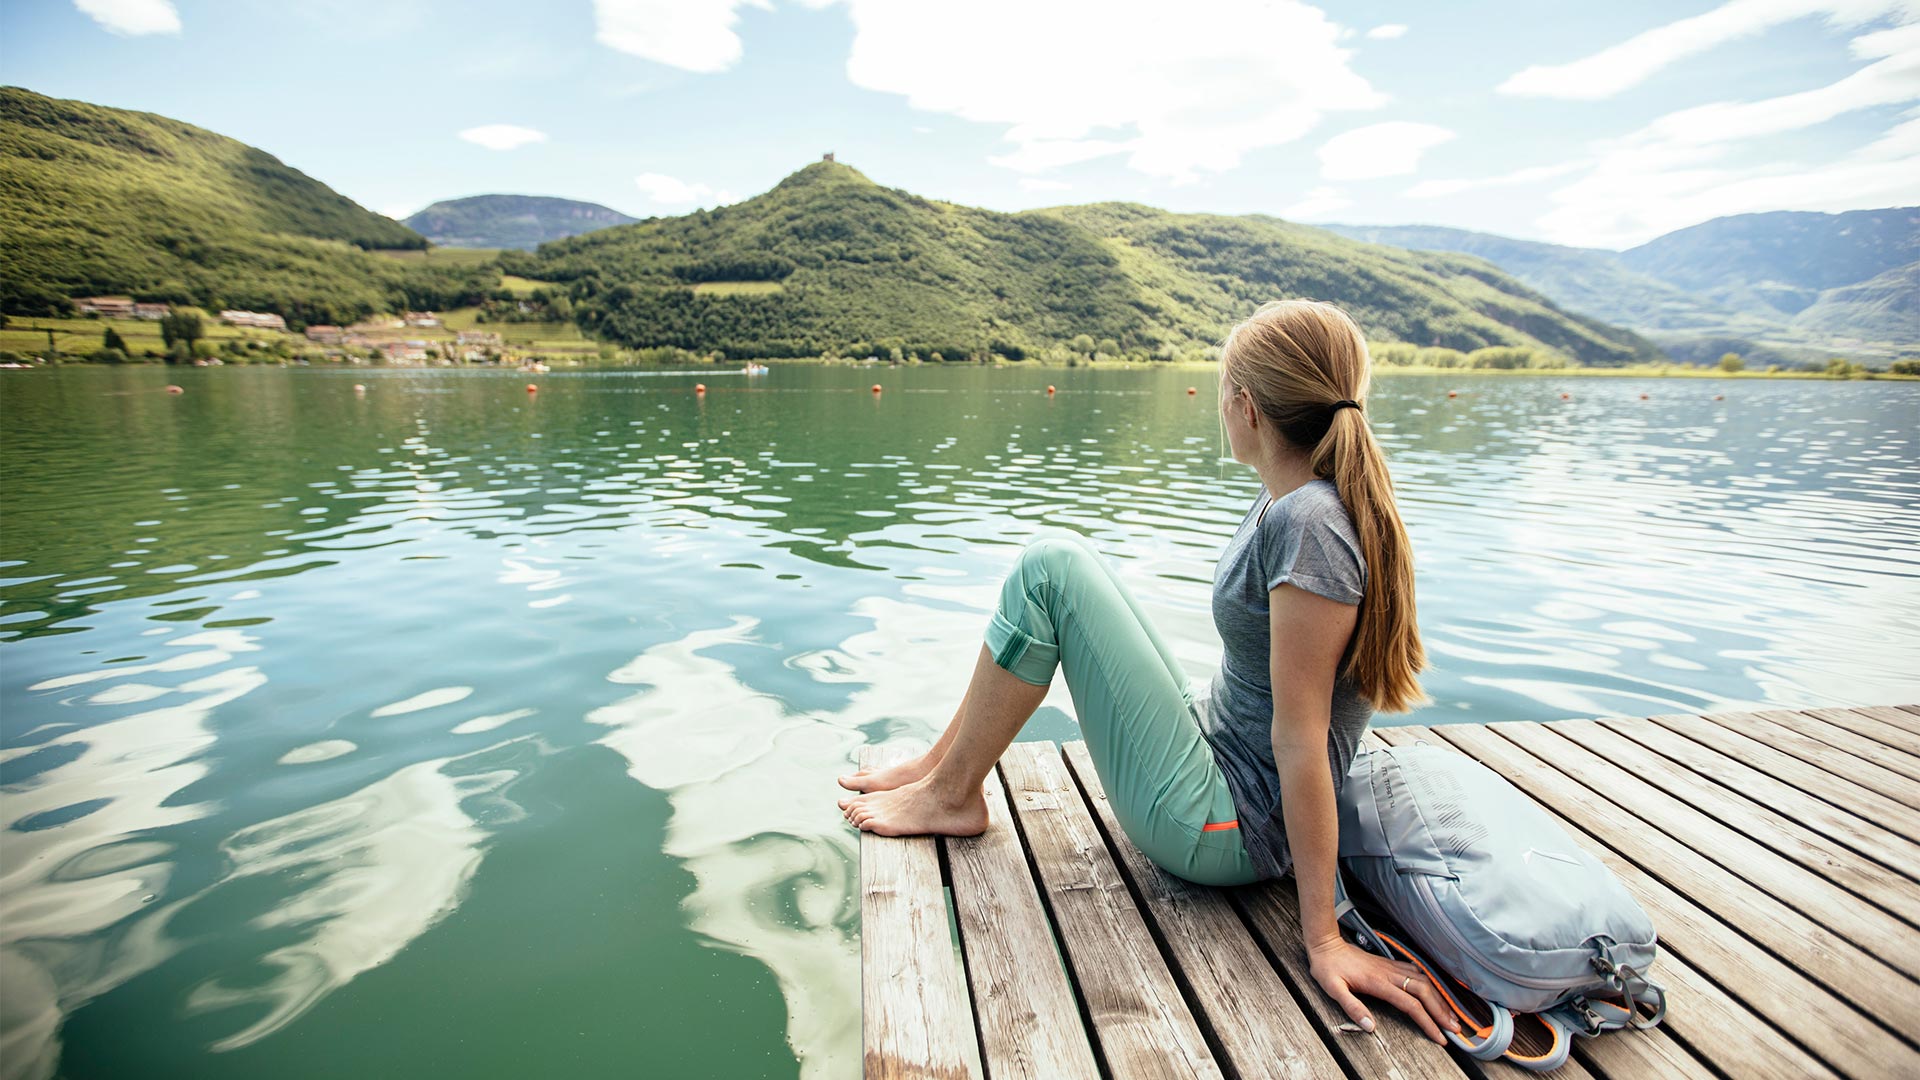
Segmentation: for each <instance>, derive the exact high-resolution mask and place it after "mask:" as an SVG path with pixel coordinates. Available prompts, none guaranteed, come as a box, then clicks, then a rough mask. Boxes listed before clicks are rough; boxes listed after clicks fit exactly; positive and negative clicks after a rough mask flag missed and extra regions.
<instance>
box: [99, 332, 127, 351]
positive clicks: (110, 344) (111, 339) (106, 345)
mask: <svg viewBox="0 0 1920 1080" xmlns="http://www.w3.org/2000/svg"><path fill="white" fill-rule="evenodd" d="M100 347H101V348H102V349H114V350H117V351H119V352H120V353H121V354H122V355H123V356H124V355H125V354H126V353H129V352H132V351H133V350H131V349H129V348H127V339H126V338H123V337H121V336H120V331H118V330H115V329H114V328H113V327H111V326H109V327H107V332H106V333H104V334H102V335H100Z"/></svg>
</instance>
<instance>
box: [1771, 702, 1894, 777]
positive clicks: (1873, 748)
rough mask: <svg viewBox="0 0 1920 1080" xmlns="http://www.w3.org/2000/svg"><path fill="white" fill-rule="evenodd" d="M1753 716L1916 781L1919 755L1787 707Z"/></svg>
mask: <svg viewBox="0 0 1920 1080" xmlns="http://www.w3.org/2000/svg"><path fill="white" fill-rule="evenodd" d="M1753 715H1754V716H1757V717H1759V718H1761V719H1762V720H1770V721H1772V722H1773V723H1775V724H1778V725H1780V726H1781V727H1784V728H1786V729H1787V730H1789V731H1794V732H1798V733H1799V734H1801V735H1805V736H1806V737H1808V738H1810V739H1816V740H1818V741H1820V742H1823V743H1826V744H1827V745H1828V746H1831V747H1833V748H1834V749H1836V750H1844V751H1846V752H1847V753H1849V754H1852V755H1853V756H1854V757H1855V758H1856V759H1858V760H1860V761H1866V762H1871V763H1872V764H1874V765H1878V766H1879V767H1880V768H1882V769H1885V770H1886V771H1888V772H1892V773H1898V774H1900V775H1901V776H1904V777H1906V778H1907V779H1908V780H1909V781H1920V758H1916V757H1914V756H1913V755H1911V754H1906V753H1902V752H1901V751H1899V750H1895V749H1894V748H1893V747H1891V746H1888V745H1887V744H1885V743H1882V742H1875V741H1874V740H1872V739H1869V738H1868V737H1866V736H1865V735H1862V734H1860V733H1859V732H1857V731H1849V730H1847V729H1846V728H1843V727H1841V726H1840V725H1838V724H1834V723H1829V722H1828V721H1825V720H1822V719H1820V718H1819V717H1817V716H1815V715H1813V714H1812V713H1808V712H1796V711H1793V710H1790V709H1768V710H1766V711H1764V712H1757V713H1754V714H1753ZM1853 767H1855V768H1857V767H1858V766H1853Z"/></svg>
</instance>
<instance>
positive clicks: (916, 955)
mask: <svg viewBox="0 0 1920 1080" xmlns="http://www.w3.org/2000/svg"><path fill="white" fill-rule="evenodd" d="M880 751H881V748H880V747H873V746H868V747H863V748H862V752H861V755H860V758H861V760H860V763H861V765H863V766H868V767H877V766H880V765H883V764H891V761H889V760H886V759H887V757H888V755H886V754H883V753H882V752H880ZM868 835H871V834H867V833H863V834H862V838H863V839H862V843H861V845H860V927H861V933H860V1005H861V1010H862V1013H861V1025H860V1027H861V1032H862V1036H861V1037H862V1041H863V1042H864V1043H865V1058H866V1075H867V1076H868V1077H884V1078H887V1080H892V1078H895V1077H899V1078H902V1080H905V1078H909V1077H913V1078H921V1077H924V1078H929V1080H958V1078H961V1077H966V1078H970V1080H982V1078H981V1077H980V1074H979V1072H978V1071H976V1069H975V1066H974V1058H975V1055H974V1054H970V1053H968V1049H969V1047H970V1046H974V1045H977V1044H976V1042H975V1036H974V1029H973V1010H972V1008H971V1006H970V1004H969V1002H968V999H967V988H966V980H965V977H964V976H963V975H962V974H961V971H960V962H959V960H958V958H957V957H955V956H954V955H953V941H952V936H951V934H950V931H949V928H948V925H947V904H946V894H945V892H944V891H943V888H944V887H943V886H942V885H941V882H940V852H939V849H938V848H937V847H936V846H935V842H934V838H933V837H931V836H914V837H892V838H889V839H888V841H887V842H886V843H878V844H876V843H867V842H865V840H864V838H865V837H866V836H868Z"/></svg>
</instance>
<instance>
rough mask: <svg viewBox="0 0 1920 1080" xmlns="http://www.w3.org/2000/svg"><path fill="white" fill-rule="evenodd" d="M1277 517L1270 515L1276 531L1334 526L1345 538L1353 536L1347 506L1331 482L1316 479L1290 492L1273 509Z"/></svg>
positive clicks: (1350, 517)
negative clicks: (1277, 529)
mask: <svg viewBox="0 0 1920 1080" xmlns="http://www.w3.org/2000/svg"><path fill="white" fill-rule="evenodd" d="M1274 509H1275V510H1278V511H1280V513H1278V514H1273V515H1269V516H1270V517H1272V518H1273V519H1274V525H1275V527H1277V528H1286V529H1299V528H1306V527H1310V526H1316V525H1323V526H1331V527H1332V528H1333V529H1334V531H1336V532H1338V533H1340V534H1342V535H1344V536H1352V535H1353V534H1354V529H1353V518H1352V516H1351V515H1349V514H1348V513H1347V506H1346V503H1344V502H1342V501H1340V489H1339V488H1338V487H1337V486H1335V485H1334V482H1333V481H1331V480H1325V479H1318V478H1316V479H1313V480H1309V481H1307V482H1306V483H1304V484H1302V485H1300V486H1299V487H1297V488H1294V489H1293V490H1292V491H1289V492H1287V494H1286V497H1285V498H1283V499H1281V500H1280V501H1279V502H1278V503H1277V504H1275V506H1274Z"/></svg>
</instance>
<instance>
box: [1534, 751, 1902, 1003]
mask: <svg viewBox="0 0 1920 1080" xmlns="http://www.w3.org/2000/svg"><path fill="white" fill-rule="evenodd" d="M1643 723H1644V722H1643ZM1544 726H1545V727H1546V729H1547V730H1549V731H1552V732H1555V733H1557V734H1559V735H1561V736H1563V737H1565V738H1567V739H1570V740H1572V741H1573V742H1575V743H1577V744H1579V745H1580V746H1582V747H1584V748H1586V749H1587V750H1589V751H1592V753H1593V754H1594V755H1595V756H1596V757H1598V758H1600V759H1601V760H1603V761H1605V762H1607V763H1608V764H1609V765H1613V766H1615V767H1617V768H1620V769H1622V770H1624V771H1626V772H1628V773H1630V774H1632V775H1633V777H1634V778H1636V779H1638V780H1641V781H1644V782H1646V783H1647V784H1649V785H1651V786H1653V787H1655V788H1658V789H1660V790H1661V791H1663V792H1665V793H1666V794H1668V795H1670V796H1672V797H1674V798H1675V799H1678V800H1679V801H1681V802H1684V803H1686V804H1687V805H1689V806H1692V807H1693V808H1694V809H1696V810H1699V811H1700V812H1701V813H1704V814H1706V815H1708V816H1709V817H1711V818H1712V819H1713V820H1715V821H1717V822H1719V823H1721V824H1722V825H1724V826H1726V827H1727V828H1730V829H1732V830H1734V831H1735V832H1737V833H1739V834H1740V835H1741V836H1743V837H1746V838H1748V839H1751V840H1753V841H1755V842H1757V843H1759V844H1760V845H1762V846H1764V847H1766V848H1769V849H1771V850H1773V851H1775V852H1778V853H1779V854H1781V855H1782V856H1785V857H1786V858H1787V859H1789V860H1791V861H1792V862H1794V863H1796V864H1798V865H1800V866H1803V867H1805V868H1806V869H1808V870H1809V871H1811V872H1813V873H1815V874H1818V875H1820V876H1821V877H1823V878H1825V879H1826V880H1827V881H1829V882H1832V883H1833V884H1835V885H1838V886H1840V887H1842V888H1844V889H1846V890H1848V891H1849V892H1852V893H1855V894H1856V895H1858V896H1861V897H1864V898H1866V899H1867V900H1870V901H1872V902H1873V903H1875V904H1877V905H1879V906H1880V907H1881V908H1882V909H1884V910H1886V911H1887V912H1889V913H1891V914H1894V915H1897V916H1899V917H1900V918H1902V919H1905V920H1906V921H1907V922H1909V923H1915V922H1920V888H1915V887H1914V883H1913V881H1912V880H1911V879H1909V878H1906V877H1903V876H1901V875H1900V874H1899V873H1898V872H1897V871H1894V870H1889V869H1887V868H1886V867H1884V866H1882V865H1880V864H1879V863H1877V862H1874V861H1873V860H1872V859H1869V858H1867V857H1866V856H1864V855H1862V854H1860V853H1859V852H1856V851H1849V850H1847V849H1846V848H1843V847H1840V846H1838V845H1836V844H1834V843H1833V842H1832V841H1831V840H1828V839H1826V838H1825V837H1822V836H1821V835H1819V834H1818V833H1815V832H1814V831H1812V830H1811V829H1808V828H1807V827H1806V826H1804V825H1801V824H1800V823H1798V822H1796V821H1794V820H1792V819H1791V818H1789V817H1786V816H1785V815H1783V814H1780V813H1778V812H1776V811H1775V810H1773V809H1769V808H1768V807H1766V806H1763V805H1761V804H1760V803H1758V802H1755V801H1754V800H1753V799H1751V798H1749V797H1748V796H1746V795H1744V794H1740V793H1738V792H1733V791H1729V790H1727V789H1726V788H1723V787H1720V786H1719V785H1717V784H1703V783H1701V782H1700V777H1699V776H1698V775H1697V774H1695V773H1692V772H1689V771H1688V770H1687V769H1686V768H1685V767H1684V766H1681V765H1678V764H1676V763H1674V762H1671V761H1668V760H1667V759H1666V758H1663V757H1661V756H1660V755H1659V754H1656V753H1654V752H1653V751H1651V750H1649V749H1647V748H1646V747H1644V746H1641V745H1640V744H1639V743H1637V742H1634V741H1633V740H1632V739H1629V738H1627V737H1626V736H1625V735H1622V734H1620V733H1619V732H1617V731H1613V730H1611V729H1609V728H1606V727H1603V726H1601V725H1600V723H1599V722H1597V721H1594V720H1557V721H1555V722H1553V723H1551V724H1546V725H1544ZM1628 798H1629V801H1631V797H1630V796H1628ZM1907 929H1908V930H1909V932H1910V934H1911V937H1912V941H1911V944H1912V945H1913V955H1914V957H1915V961H1914V962H1915V964H1916V966H1920V930H1913V929H1912V928H1911V927H1908V928H1907Z"/></svg>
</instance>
